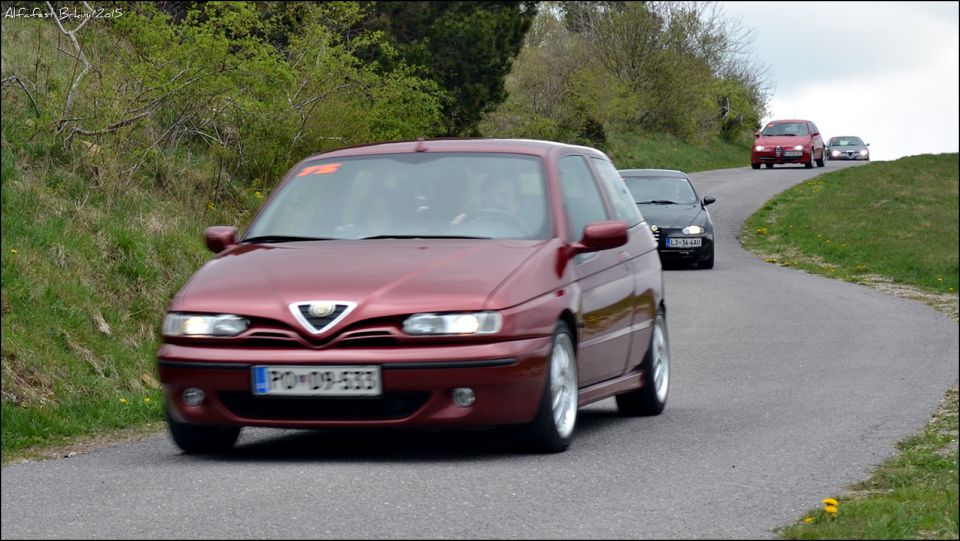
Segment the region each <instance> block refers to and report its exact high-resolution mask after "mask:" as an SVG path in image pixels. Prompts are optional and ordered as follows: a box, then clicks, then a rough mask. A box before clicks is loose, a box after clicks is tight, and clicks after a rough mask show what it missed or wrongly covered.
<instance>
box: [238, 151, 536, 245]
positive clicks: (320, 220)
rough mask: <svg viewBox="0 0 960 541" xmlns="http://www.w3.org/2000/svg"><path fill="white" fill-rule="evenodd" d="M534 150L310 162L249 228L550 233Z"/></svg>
mask: <svg viewBox="0 0 960 541" xmlns="http://www.w3.org/2000/svg"><path fill="white" fill-rule="evenodd" d="M545 185H546V183H545V181H544V174H543V164H542V160H541V159H540V158H537V157H534V156H524V155H515V154H494V153H457V154H454V153H430V154H427V153H407V154H386V155H373V156H362V157H350V158H341V159H326V160H318V161H313V162H308V163H306V164H304V165H302V166H301V167H300V168H299V169H297V170H296V171H294V173H293V174H292V176H291V178H289V180H288V181H287V182H285V183H284V184H283V185H282V187H281V188H280V189H279V191H278V192H277V193H276V194H274V196H273V197H272V198H271V199H270V201H269V203H268V204H267V205H266V206H265V207H264V208H263V209H261V211H260V213H259V215H258V216H257V218H256V219H255V220H254V222H253V225H252V226H251V227H250V230H249V231H248V232H247V234H246V238H248V239H252V238H256V237H263V238H273V237H310V238H323V239H373V238H378V239H384V238H407V239H409V238H512V239H545V238H549V237H550V236H551V235H552V231H553V228H552V221H551V219H550V214H549V212H548V209H549V205H548V204H547V194H546V188H545Z"/></svg>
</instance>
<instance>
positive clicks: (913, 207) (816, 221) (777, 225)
mask: <svg viewBox="0 0 960 541" xmlns="http://www.w3.org/2000/svg"><path fill="white" fill-rule="evenodd" d="M957 163H958V161H957V154H939V155H923V156H910V157H906V158H901V159H899V160H896V161H892V162H873V163H870V164H868V165H864V166H860V167H850V168H846V169H843V170H840V171H837V172H833V173H829V174H826V175H823V176H821V177H817V178H814V179H812V180H810V181H807V182H804V183H802V184H799V185H797V186H794V187H793V188H790V189H788V190H786V191H785V192H783V193H782V194H780V195H778V196H777V197H775V198H774V199H772V200H770V201H769V202H767V204H766V205H764V206H763V208H761V209H760V210H759V211H758V212H757V213H755V214H754V215H753V216H751V217H750V218H749V219H748V220H747V222H746V224H745V225H744V228H743V231H742V237H741V238H742V241H743V244H744V246H745V247H747V248H748V249H751V250H753V251H755V252H757V253H759V254H761V255H763V256H764V257H766V258H767V259H768V260H770V262H776V263H779V264H782V265H786V266H792V267H798V268H801V269H803V270H806V271H809V272H816V273H819V274H824V275H827V276H831V277H834V278H839V279H844V280H849V281H863V280H865V279H869V278H870V277H871V276H873V275H879V276H882V277H885V278H887V279H890V280H892V281H894V282H896V283H900V284H907V285H911V286H916V287H918V288H921V289H924V290H927V291H930V292H933V293H941V294H952V295H955V294H956V293H957V290H958V285H957V281H958V266H957V260H958V256H957V245H958V244H957V243H958V215H957V201H958V195H957V194H958V192H957V188H958V173H957V170H958V165H957Z"/></svg>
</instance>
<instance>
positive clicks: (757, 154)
mask: <svg viewBox="0 0 960 541" xmlns="http://www.w3.org/2000/svg"><path fill="white" fill-rule="evenodd" d="M787 152H799V153H800V154H799V155H797V156H787V155H786V153H787ZM810 161H811V156H810V151H808V150H802V151H795V150H793V149H785V148H781V149H780V151H779V152H778V151H777V149H776V147H773V148H768V149H765V150H762V151H757V150H754V151H752V154H751V155H750V163H755V164H759V163H772V164H779V165H783V164H788V163H810Z"/></svg>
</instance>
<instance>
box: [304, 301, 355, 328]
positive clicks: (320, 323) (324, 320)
mask: <svg viewBox="0 0 960 541" xmlns="http://www.w3.org/2000/svg"><path fill="white" fill-rule="evenodd" d="M297 309H298V310H300V313H301V314H302V315H303V319H306V320H307V321H309V322H310V325H313V328H314V329H316V330H320V329H322V328H324V327H326V326H327V325H329V324H330V322H332V321H333V320H335V319H337V318H338V317H340V314H342V313H343V311H344V310H346V309H347V305H345V304H338V305H337V306H336V308H334V310H333V313H331V314H330V315H328V316H323V317H313V316H311V315H310V305H309V304H301V305H298V306H297Z"/></svg>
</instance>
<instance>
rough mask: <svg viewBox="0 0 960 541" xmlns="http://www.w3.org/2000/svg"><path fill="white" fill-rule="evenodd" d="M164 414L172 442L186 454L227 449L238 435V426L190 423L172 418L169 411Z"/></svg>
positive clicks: (219, 451) (235, 440)
mask: <svg viewBox="0 0 960 541" xmlns="http://www.w3.org/2000/svg"><path fill="white" fill-rule="evenodd" d="M166 414H167V426H168V427H169V428H170V436H172V437H173V442H174V443H176V444H177V447H179V448H180V449H182V450H183V452H184V453H187V454H207V453H222V452H225V451H229V450H230V449H231V448H232V447H233V444H234V443H236V442H237V438H238V437H240V427H239V426H208V425H191V424H187V423H181V422H179V421H176V420H174V419H173V417H171V416H170V412H169V411H167V412H166Z"/></svg>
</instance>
